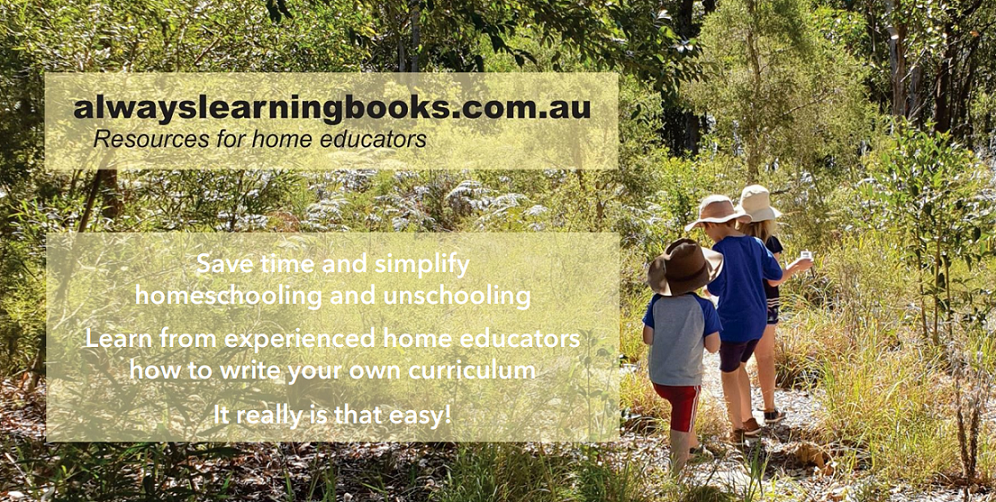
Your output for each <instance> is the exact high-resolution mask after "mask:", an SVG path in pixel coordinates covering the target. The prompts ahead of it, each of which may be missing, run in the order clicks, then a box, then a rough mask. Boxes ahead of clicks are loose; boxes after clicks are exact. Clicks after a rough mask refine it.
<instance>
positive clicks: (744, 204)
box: [737, 185, 782, 221]
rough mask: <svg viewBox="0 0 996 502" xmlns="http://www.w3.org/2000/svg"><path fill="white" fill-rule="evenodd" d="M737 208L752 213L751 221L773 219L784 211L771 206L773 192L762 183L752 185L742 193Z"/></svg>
mask: <svg viewBox="0 0 996 502" xmlns="http://www.w3.org/2000/svg"><path fill="white" fill-rule="evenodd" d="M737 209H738V210H740V211H743V212H745V213H747V214H749V215H750V217H751V221H766V220H773V219H775V218H777V217H779V216H781V215H782V212H781V211H779V210H777V209H775V208H773V207H771V194H770V193H769V192H768V189H767V188H764V187H763V186H761V185H751V186H749V187H747V188H744V191H743V192H741V193H740V204H738V205H737Z"/></svg>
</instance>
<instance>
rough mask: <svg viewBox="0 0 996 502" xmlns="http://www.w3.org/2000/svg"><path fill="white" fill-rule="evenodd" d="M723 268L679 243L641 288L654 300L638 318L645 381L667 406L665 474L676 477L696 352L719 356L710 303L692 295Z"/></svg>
mask: <svg viewBox="0 0 996 502" xmlns="http://www.w3.org/2000/svg"><path fill="white" fill-rule="evenodd" d="M722 268H723V256H722V255H720V254H719V253H717V252H715V251H710V250H707V249H702V248H701V247H699V245H698V243H696V242H695V241H693V240H691V239H681V240H678V241H675V242H673V243H672V244H671V245H670V246H668V247H667V250H666V251H665V253H664V254H663V255H661V256H658V257H657V258H655V259H654V261H653V262H651V263H650V269H649V271H648V272H647V282H648V283H649V284H650V287H651V289H653V290H654V293H655V294H654V296H653V298H651V300H650V304H649V305H648V306H647V314H646V315H645V316H644V317H643V324H644V327H643V341H644V343H646V344H647V345H650V355H649V357H648V358H647V360H648V362H649V366H650V381H651V383H652V384H653V386H654V390H655V391H656V392H657V394H658V395H660V396H661V397H663V398H664V399H667V400H668V402H670V403H671V474H672V475H674V476H677V475H678V474H679V473H680V472H681V470H682V468H683V467H684V465H685V463H686V462H687V461H688V456H689V454H690V450H691V449H695V448H696V447H697V446H698V441H697V440H696V438H695V432H694V431H695V409H696V407H697V406H698V397H699V394H700V392H701V389H702V349H703V347H704V348H705V349H706V350H708V351H709V352H716V351H717V350H719V345H720V343H719V331H720V330H722V329H723V326H722V325H721V324H720V322H719V315H718V314H717V313H716V309H715V307H713V305H712V302H710V301H709V300H705V299H702V298H699V296H698V295H696V294H695V291H696V290H698V289H701V288H702V287H703V286H705V285H706V284H708V283H709V282H710V281H712V280H713V279H714V278H715V277H716V276H717V275H718V274H719V273H720V270H722Z"/></svg>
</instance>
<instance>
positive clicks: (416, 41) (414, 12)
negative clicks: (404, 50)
mask: <svg viewBox="0 0 996 502" xmlns="http://www.w3.org/2000/svg"><path fill="white" fill-rule="evenodd" d="M409 9H410V10H411V23H412V64H411V68H410V69H409V71H411V72H412V73H418V72H419V67H418V54H419V52H421V51H420V50H419V47H420V46H421V45H422V33H421V31H422V28H421V26H420V21H421V19H420V18H421V15H422V10H421V8H420V6H419V0H412V1H411V3H410V4H409Z"/></svg>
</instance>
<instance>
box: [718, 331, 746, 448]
mask: <svg viewBox="0 0 996 502" xmlns="http://www.w3.org/2000/svg"><path fill="white" fill-rule="evenodd" d="M746 347H747V343H735V342H723V341H721V342H720V344H719V371H721V372H722V373H721V374H720V379H721V381H722V383H723V399H724V401H726V412H727V413H728V414H729V416H730V425H732V426H733V429H734V430H740V429H743V428H744V418H746V417H744V415H743V411H742V410H743V407H742V402H741V400H742V398H741V396H740V392H741V385H740V366H741V365H742V362H741V359H742V358H743V354H744V350H745V349H746ZM748 389H749V387H748Z"/></svg>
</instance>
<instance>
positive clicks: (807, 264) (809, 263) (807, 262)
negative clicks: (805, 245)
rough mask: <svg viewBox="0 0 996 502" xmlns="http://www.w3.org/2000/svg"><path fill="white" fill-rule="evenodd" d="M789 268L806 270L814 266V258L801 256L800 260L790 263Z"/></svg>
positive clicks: (800, 270) (798, 270)
mask: <svg viewBox="0 0 996 502" xmlns="http://www.w3.org/2000/svg"><path fill="white" fill-rule="evenodd" d="M789 268H791V269H793V270H795V271H797V272H805V271H806V270H809V269H811V268H813V259H812V258H799V259H798V260H796V261H794V262H792V264H791V265H789Z"/></svg>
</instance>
